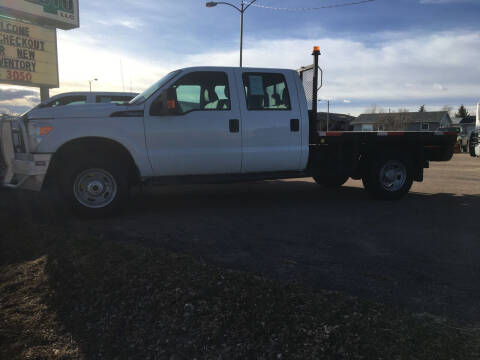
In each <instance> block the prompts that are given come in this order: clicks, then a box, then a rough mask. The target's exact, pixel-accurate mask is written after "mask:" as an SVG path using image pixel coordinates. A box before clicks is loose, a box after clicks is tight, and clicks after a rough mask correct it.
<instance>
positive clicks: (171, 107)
mask: <svg viewBox="0 0 480 360" xmlns="http://www.w3.org/2000/svg"><path fill="white" fill-rule="evenodd" d="M230 109H231V101H230V88H229V85H228V77H227V74H226V73H224V72H221V71H198V72H193V73H189V74H187V75H185V76H184V77H182V78H181V79H179V80H178V81H177V82H176V83H175V84H174V85H172V86H171V87H170V88H169V89H167V90H165V91H163V92H162V94H161V95H160V96H159V97H158V98H157V99H156V100H155V102H154V103H153V104H152V108H151V109H150V113H151V114H152V115H168V114H170V115H183V114H186V113H188V112H191V111H212V110H220V111H222V110H223V111H224V110H230Z"/></svg>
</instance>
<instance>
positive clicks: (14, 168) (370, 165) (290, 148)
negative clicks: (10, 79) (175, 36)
mask: <svg viewBox="0 0 480 360" xmlns="http://www.w3.org/2000/svg"><path fill="white" fill-rule="evenodd" d="M319 54H320V51H319V50H316V51H314V55H315V63H318V55H319ZM313 71H315V72H318V67H316V66H314V67H313ZM313 79H318V73H317V74H316V75H314V76H313ZM315 81H316V80H314V82H315ZM303 85H304V84H302V80H301V78H300V77H299V75H298V73H297V72H296V71H295V70H285V69H262V68H231V67H194V68H184V69H180V70H177V71H173V72H171V73H170V74H168V75H167V76H165V77H164V78H163V79H161V80H160V81H158V82H157V83H156V84H154V85H153V86H152V87H150V88H149V89H147V90H146V91H145V92H143V93H142V94H140V95H139V96H137V97H136V98H135V99H133V100H132V101H131V102H130V103H128V104H125V105H115V104H105V105H92V104H85V105H78V106H74V107H73V106H72V107H67V106H58V107H56V108H54V109H50V111H48V112H45V113H43V114H42V113H41V112H40V111H39V112H38V114H37V115H38V116H36V117H34V118H33V117H28V118H27V117H21V118H5V119H3V121H2V122H1V123H0V125H1V126H0V128H1V129H2V130H1V133H2V136H1V144H0V149H1V153H3V159H4V164H5V166H4V171H3V172H2V173H0V181H1V182H3V184H4V186H6V187H9V188H12V189H18V188H25V189H32V190H41V189H43V188H45V186H47V187H48V186H55V187H58V188H59V189H60V191H61V192H62V193H63V195H64V197H65V199H67V200H68V201H69V202H70V204H71V206H72V208H73V209H74V210H75V211H76V212H78V213H80V214H81V215H85V216H91V217H96V216H105V215H109V214H111V213H113V212H115V211H116V210H118V209H119V208H121V207H122V205H123V204H125V203H126V201H125V200H126V199H127V198H128V195H129V188H130V186H132V185H134V184H145V185H148V184H153V185H155V184H178V183H219V182H238V181H252V180H272V179H287V178H302V177H303V178H306V177H313V179H314V180H315V181H316V182H317V183H318V184H320V185H323V186H327V187H337V186H341V185H343V184H344V183H345V182H346V181H347V180H348V179H349V178H353V179H357V180H360V179H361V180H362V181H363V184H364V187H365V189H366V190H367V192H368V193H369V194H370V195H371V196H373V197H374V198H378V199H386V200H394V199H400V198H401V197H403V196H404V195H405V194H407V193H408V192H409V190H410V188H411V186H412V183H413V182H414V181H423V172H424V169H425V168H428V166H429V161H449V160H450V159H451V158H452V155H453V145H454V144H455V141H456V133H455V132H449V131H445V132H443V131H435V132H427V131H419V132H389V131H381V132H349V131H346V132H342V131H326V132H325V131H319V130H318V129H316V123H317V121H316V116H315V115H316V114H315V113H316V111H309V109H308V101H309V100H311V103H312V108H313V109H315V108H316V105H317V98H316V94H315V93H314V95H313V99H309V100H307V97H306V94H305V91H304V86H303ZM311 85H312V83H311V82H310V83H309V86H308V89H311ZM314 86H315V88H317V87H318V84H317V83H315V85H314ZM12 139H15V140H12ZM0 155H1V154H0Z"/></svg>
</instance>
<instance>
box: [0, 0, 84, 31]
mask: <svg viewBox="0 0 480 360" xmlns="http://www.w3.org/2000/svg"><path fill="white" fill-rule="evenodd" d="M0 13H3V14H5V15H8V16H13V17H16V18H19V19H25V20H29V21H31V22H33V23H36V24H39V25H47V26H52V27H55V28H58V29H63V30H69V29H73V28H77V27H79V26H80V20H79V14H78V0H0Z"/></svg>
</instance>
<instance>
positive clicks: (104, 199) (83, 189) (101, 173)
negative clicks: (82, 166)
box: [73, 169, 117, 209]
mask: <svg viewBox="0 0 480 360" xmlns="http://www.w3.org/2000/svg"><path fill="white" fill-rule="evenodd" d="M73 194H74V195H75V198H76V199H77V201H78V202H79V203H80V204H82V205H83V206H85V207H88V208H90V209H99V208H103V207H105V206H108V205H109V204H110V203H111V202H112V201H113V200H114V199H115V196H116V195H117V182H116V181H115V178H114V177H113V176H112V174H110V173H109V172H108V171H106V170H103V169H88V170H85V171H83V172H82V173H80V174H79V175H78V176H77V177H76V179H75V182H74V184H73Z"/></svg>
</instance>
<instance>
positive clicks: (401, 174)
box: [380, 160, 407, 192]
mask: <svg viewBox="0 0 480 360" xmlns="http://www.w3.org/2000/svg"><path fill="white" fill-rule="evenodd" d="M406 181H407V168H406V167H405V165H404V164H402V163H401V162H400V161H396V160H390V161H387V162H386V163H385V164H384V165H383V167H382V169H381V170H380V184H381V185H382V188H383V189H385V190H387V191H390V192H395V191H398V190H400V189H402V187H403V186H404V185H405V182H406Z"/></svg>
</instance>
